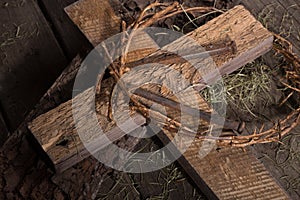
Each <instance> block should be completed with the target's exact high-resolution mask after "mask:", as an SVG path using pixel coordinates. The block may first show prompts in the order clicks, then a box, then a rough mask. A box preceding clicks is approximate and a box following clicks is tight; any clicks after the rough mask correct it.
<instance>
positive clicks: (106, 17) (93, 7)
mask: <svg viewBox="0 0 300 200" xmlns="http://www.w3.org/2000/svg"><path fill="white" fill-rule="evenodd" d="M65 11H66V12H67V14H68V15H69V17H70V18H71V19H72V20H73V22H74V23H75V24H76V25H77V26H78V27H79V29H80V30H81V31H82V32H83V33H84V35H85V36H86V37H87V38H88V40H89V41H90V42H91V43H92V44H93V45H94V46H96V45H98V44H99V43H100V42H102V41H103V38H108V37H110V36H112V35H114V34H116V33H119V32H120V30H121V21H120V18H119V17H117V16H116V14H115V13H114V10H113V9H112V7H111V4H110V2H109V1H108V0H104V1H100V0H80V1H78V2H76V3H74V4H72V5H70V6H68V7H66V8H65Z"/></svg>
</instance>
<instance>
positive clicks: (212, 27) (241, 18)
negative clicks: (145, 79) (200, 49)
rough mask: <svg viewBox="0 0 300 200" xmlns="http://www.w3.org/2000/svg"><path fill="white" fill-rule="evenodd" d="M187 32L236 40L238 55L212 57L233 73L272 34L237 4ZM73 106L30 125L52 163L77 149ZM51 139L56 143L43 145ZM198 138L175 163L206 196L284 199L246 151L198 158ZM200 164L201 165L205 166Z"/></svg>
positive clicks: (107, 87)
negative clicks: (201, 188)
mask: <svg viewBox="0 0 300 200" xmlns="http://www.w3.org/2000/svg"><path fill="white" fill-rule="evenodd" d="M190 36H191V37H194V39H195V40H196V41H198V42H199V44H207V43H209V42H211V43H214V42H216V41H220V40H222V39H223V38H224V37H227V36H229V37H230V38H231V40H233V41H234V42H235V43H236V46H237V52H236V53H234V54H230V55H223V54H221V55H216V56H213V59H214V61H215V63H216V65H217V66H218V68H219V70H220V72H221V74H226V73H231V72H232V71H234V70H236V69H237V68H239V67H241V66H242V65H244V64H246V63H247V62H250V61H252V60H253V59H255V58H257V57H258V56H260V55H262V54H264V53H266V52H267V51H268V50H270V49H271V47H272V40H273V37H272V34H270V33H269V32H268V31H267V30H266V29H264V28H263V27H262V25H261V24H259V23H258V22H257V21H256V20H255V19H254V18H253V17H252V16H251V15H250V13H249V12H248V11H246V10H245V9H244V8H243V7H241V6H239V7H236V8H234V9H232V10H230V11H229V12H227V13H225V14H223V15H221V16H220V17H218V18H216V19H214V20H212V21H210V22H208V24H206V25H204V26H203V27H200V28H199V29H197V30H195V31H194V32H192V33H191V34H190ZM174 68H176V66H175V67H174ZM177 69H183V65H182V64H179V66H177ZM191 72H192V71H191V68H187V69H186V70H182V73H183V74H184V75H186V76H187V77H190V75H191ZM205 75H207V74H205ZM201 77H203V74H199V76H198V77H197V76H193V77H192V78H190V79H191V81H194V83H198V82H199V80H201ZM210 78H211V80H213V78H214V77H213V76H211V77H210ZM112 85H113V83H112V82H110V81H109V80H106V82H103V83H102V86H101V87H102V90H101V93H103V94H107V93H109V91H111V89H112V88H111V87H112ZM203 87H204V86H201V87H200V88H198V89H199V90H200V89H202V88H203ZM103 94H102V95H101V94H99V95H100V96H101V97H102V98H100V99H99V101H96V104H97V105H98V106H99V107H98V109H97V111H98V118H99V121H100V122H101V123H102V124H104V127H106V128H108V129H111V128H112V127H113V126H114V124H113V123H112V122H108V120H107V110H108V106H107V104H106V102H108V101H109V98H110V97H109V96H108V95H106V96H105V95H103ZM199 101H201V102H202V109H205V108H206V110H207V111H209V112H211V109H210V108H209V106H208V104H207V103H206V102H205V101H203V99H202V98H201V97H200V96H199ZM71 105H72V102H70V101H69V102H66V103H65V104H62V105H61V106H59V107H58V108H56V109H54V110H51V111H50V112H48V113H46V114H44V115H41V116H40V117H38V118H36V119H35V120H34V121H33V122H32V123H31V125H30V126H29V128H30V130H31V131H32V133H33V134H34V135H35V137H36V138H37V139H38V141H39V142H40V144H41V145H42V146H43V147H44V150H46V152H47V153H48V155H49V156H50V158H51V159H52V161H53V162H54V163H56V164H57V163H59V161H62V160H63V159H64V157H70V155H72V154H73V155H74V154H76V153H78V152H77V151H76V147H78V145H82V144H80V141H78V140H77V139H78V136H76V133H75V135H74V130H75V128H74V123H73V122H72V117H71V112H72V111H71ZM96 107H97V106H96ZM57 122H60V123H57ZM64 135H69V136H72V137H77V139H76V138H75V140H74V139H71V140H70V139H69V140H68V141H67V142H64V141H63V142H62V143H61V140H60V139H61V138H60V137H62V136H64ZM173 136H174V132H172V131H170V130H168V129H165V130H164V134H161V135H160V138H161V139H162V141H163V142H169V140H170V139H172V138H173ZM49 141H51V142H52V143H53V144H57V145H54V146H51V145H50V146H49V145H48V146H47V144H48V143H49ZM74 141H76V142H74ZM201 142H202V141H198V140H195V141H194V142H193V143H192V146H191V147H190V148H189V149H188V151H187V152H186V153H185V154H184V156H183V157H182V158H181V159H180V160H179V162H180V163H181V164H182V165H183V167H184V168H185V169H187V168H189V169H190V170H188V171H187V172H188V173H189V174H190V175H191V176H192V178H193V179H194V181H195V182H196V183H197V184H198V185H199V186H203V181H204V182H205V184H207V185H208V188H207V190H206V192H208V191H210V192H213V194H208V196H211V197H217V198H220V199H228V198H237V199H242V198H244V197H245V198H246V197H247V198H265V199H272V198H273V197H278V198H283V199H285V198H287V196H286V194H285V192H284V191H283V190H282V189H281V188H280V186H279V185H278V184H277V183H276V181H274V180H273V179H272V177H271V176H270V175H269V173H268V172H267V171H266V169H265V168H264V166H263V165H262V164H261V163H260V162H259V161H258V160H257V159H256V158H255V157H254V156H253V155H252V153H251V152H250V151H248V150H245V149H240V148H227V149H222V150H221V151H217V150H213V151H212V153H210V154H209V155H208V156H206V157H204V158H202V159H201V158H200V157H198V152H199V148H201ZM61 144H65V145H61ZM60 146H64V147H63V148H65V149H66V150H61V149H60V150H59V151H58V149H57V148H59V147H60ZM46 147H48V148H46ZM79 147H80V146H79ZM58 152H59V154H58ZM241 158H243V159H241ZM220 159H221V160H222V159H224V163H225V164H226V165H225V164H224V166H222V164H223V161H222V162H219V161H220ZM202 163H205V165H203V164H202ZM73 164H75V163H73ZM239 165H242V166H243V168H240V167H238V166H239ZM246 167H248V168H246ZM245 168H246V169H247V170H245ZM218 169H219V170H218ZM214 175H217V176H214ZM212 177H214V178H212ZM253 181H255V183H257V185H256V186H253V185H252V182H253Z"/></svg>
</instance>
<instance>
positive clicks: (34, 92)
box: [0, 0, 67, 132]
mask: <svg viewBox="0 0 300 200" xmlns="http://www.w3.org/2000/svg"><path fill="white" fill-rule="evenodd" d="M0 4H1V7H0V22H1V27H0V33H1V36H0V46H1V48H0V96H1V99H0V103H1V107H2V111H3V117H4V118H5V121H6V122H7V126H8V128H9V129H10V131H11V132H13V131H14V130H15V129H16V128H17V127H18V125H19V124H20V123H21V122H22V121H23V120H24V118H25V116H26V115H27V114H28V112H29V111H30V110H31V109H32V108H33V106H34V105H35V104H36V103H37V102H38V100H39V99H40V98H41V96H42V95H43V94H44V93H45V92H46V91H47V88H49V86H51V84H52V83H53V82H54V81H55V79H56V77H57V76H59V74H60V73H61V71H62V70H63V69H64V67H65V66H66V65H67V60H66V58H65V55H64V54H63V51H62V50H61V48H60V46H59V45H58V43H57V41H56V38H55V37H54V34H53V32H52V30H51V28H50V26H49V25H48V22H47V20H46V19H45V17H44V16H43V14H42V12H41V10H40V8H39V7H38V5H37V2H36V1H33V0H26V1H9V2H8V1H0ZM45 74H47V76H44V75H45Z"/></svg>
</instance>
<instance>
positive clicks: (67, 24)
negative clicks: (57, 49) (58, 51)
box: [39, 0, 92, 60]
mask: <svg viewBox="0 0 300 200" xmlns="http://www.w3.org/2000/svg"><path fill="white" fill-rule="evenodd" d="M75 1H76V0H41V1H39V2H40V6H41V8H42V11H43V13H44V15H45V16H46V18H47V19H48V21H49V22H50V23H51V24H52V29H53V31H54V33H55V35H56V38H57V41H58V42H59V44H60V46H61V47H62V49H63V50H64V52H65V54H66V56H67V58H68V59H69V60H71V59H72V58H74V57H75V56H76V55H77V54H78V53H80V52H82V51H85V50H87V49H88V50H89V49H91V48H92V46H91V44H90V43H89V41H88V40H87V39H86V37H85V36H84V35H83V34H82V32H81V31H80V30H79V29H78V28H77V27H76V26H75V25H74V23H73V22H72V21H71V20H70V18H69V17H68V15H67V14H66V12H65V11H64V8H65V7H67V6H69V5H70V4H72V3H74V2H75Z"/></svg>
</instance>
